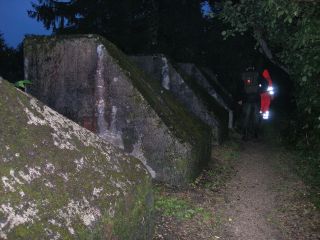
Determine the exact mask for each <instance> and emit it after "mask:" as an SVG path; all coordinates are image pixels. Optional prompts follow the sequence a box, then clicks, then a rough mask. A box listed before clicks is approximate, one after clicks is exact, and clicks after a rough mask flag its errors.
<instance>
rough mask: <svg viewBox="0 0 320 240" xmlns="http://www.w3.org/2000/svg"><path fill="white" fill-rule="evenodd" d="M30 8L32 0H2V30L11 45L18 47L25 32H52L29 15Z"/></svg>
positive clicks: (0, 2)
mask: <svg viewBox="0 0 320 240" xmlns="http://www.w3.org/2000/svg"><path fill="white" fill-rule="evenodd" d="M34 2H36V1H34ZM30 9H31V0H0V32H2V33H3V34H4V38H5V41H6V43H7V44H8V45H9V46H10V47H16V46H17V45H18V44H19V43H20V42H21V41H22V40H23V37H24V35H25V34H42V35H43V34H50V31H47V30H46V29H45V28H44V27H43V26H42V23H40V22H37V21H36V20H35V19H32V18H30V17H28V14H27V10H30Z"/></svg>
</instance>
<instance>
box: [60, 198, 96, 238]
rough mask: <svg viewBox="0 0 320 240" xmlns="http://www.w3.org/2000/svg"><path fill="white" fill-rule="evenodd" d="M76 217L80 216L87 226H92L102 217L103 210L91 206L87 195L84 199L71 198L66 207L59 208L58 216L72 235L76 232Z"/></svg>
mask: <svg viewBox="0 0 320 240" xmlns="http://www.w3.org/2000/svg"><path fill="white" fill-rule="evenodd" d="M76 217H79V218H80V219H81V220H82V222H83V224H84V225H85V226H91V225H92V224H93V223H94V222H95V221H96V220H97V219H99V218H100V217H101V212H100V210H99V209H98V208H95V207H92V206H90V203H89V201H88V200H87V199H86V198H85V197H83V199H82V201H75V200H71V201H70V202H69V203H68V205H67V206H66V207H64V208H62V209H59V210H58V218H60V219H61V220H62V221H63V222H64V224H65V225H66V226H67V228H68V230H69V232H70V234H72V235H73V234H74V233H75V232H74V228H73V227H72V221H73V219H75V218H76Z"/></svg>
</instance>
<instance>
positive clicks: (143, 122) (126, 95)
mask: <svg viewBox="0 0 320 240" xmlns="http://www.w3.org/2000/svg"><path fill="white" fill-rule="evenodd" d="M24 50H25V61H26V63H25V65H26V75H27V78H28V79H30V80H31V81H32V82H33V84H32V85H31V87H30V88H29V90H28V91H29V92H30V93H31V94H33V95H34V96H36V97H37V98H38V99H40V100H41V101H43V102H45V103H47V104H48V105H49V106H50V107H52V108H54V109H56V110H57V111H58V112H60V113H62V114H63V115H65V116H67V117H68V118H70V119H72V120H73V121H75V122H78V123H80V124H81V125H82V126H84V127H86V128H88V129H90V130H92V131H93V132H95V133H98V135H99V136H101V137H103V138H104V139H106V140H107V141H109V142H112V143H113V144H114V145H116V146H119V147H121V148H123V149H124V151H126V152H127V153H130V154H131V155H133V156H136V157H137V158H139V159H140V160H141V161H143V162H144V163H145V165H146V166H147V168H148V169H149V171H150V173H151V175H152V176H153V177H155V178H156V179H157V180H160V181H164V182H168V183H170V184H173V185H183V184H186V183H187V182H189V181H190V180H191V179H193V178H194V177H195V176H197V174H198V173H199V171H200V169H201V166H202V165H204V164H205V163H206V161H207V160H208V159H209V156H210V150H211V148H210V137H211V136H210V133H209V131H208V127H207V126H205V125H203V124H201V123H200V121H198V120H197V119H195V118H194V117H192V116H190V114H189V113H188V112H187V111H185V110H184V108H183V107H182V106H180V104H179V103H178V102H176V101H175V99H173V98H172V97H171V96H170V94H169V93H168V92H163V91H161V87H160V86H158V83H156V82H151V81H148V80H147V79H146V78H145V76H144V75H143V73H142V72H141V71H140V70H139V69H138V68H137V67H135V66H134V65H133V64H132V63H131V62H130V61H128V59H127V57H126V56H124V54H122V53H121V52H120V51H119V50H118V49H117V48H116V47H115V46H114V45H112V44H111V43H109V42H108V41H106V40H105V39H102V38H100V37H98V36H92V35H85V36H67V37H63V36H60V37H55V38H54V37H51V38H48V37H47V38H39V37H38V38H28V39H26V41H25V47H24Z"/></svg>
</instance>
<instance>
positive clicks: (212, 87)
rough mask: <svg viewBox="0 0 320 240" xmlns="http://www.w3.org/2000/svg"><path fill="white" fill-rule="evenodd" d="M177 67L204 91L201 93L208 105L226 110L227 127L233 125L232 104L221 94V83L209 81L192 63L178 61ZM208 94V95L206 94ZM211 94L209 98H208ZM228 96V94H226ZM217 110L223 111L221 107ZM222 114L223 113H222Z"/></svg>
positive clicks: (222, 92)
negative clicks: (204, 92)
mask: <svg viewBox="0 0 320 240" xmlns="http://www.w3.org/2000/svg"><path fill="white" fill-rule="evenodd" d="M177 66H178V68H179V69H181V71H183V72H184V73H185V74H187V75H188V76H189V77H190V78H192V79H194V80H195V84H196V86H197V88H200V89H202V90H205V91H206V94H204V95H203V94H201V95H202V97H203V98H205V97H206V98H208V99H205V101H207V102H210V103H211V104H210V106H213V109H217V108H220V107H217V105H220V106H221V107H222V108H223V109H224V110H225V111H227V112H228V115H229V116H228V127H229V128H232V127H233V110H232V105H230V104H228V101H225V100H224V99H225V98H224V97H223V95H225V93H224V91H223V90H222V89H221V85H217V84H215V83H216V82H217V81H209V79H208V78H207V77H206V76H205V73H204V72H202V70H200V68H198V67H197V66H196V65H195V64H193V63H178V64H177ZM208 95H209V96H208ZM210 96H211V98H210ZM228 96H229V95H228ZM218 111H223V110H222V109H220V110H218ZM222 114H224V113H222Z"/></svg>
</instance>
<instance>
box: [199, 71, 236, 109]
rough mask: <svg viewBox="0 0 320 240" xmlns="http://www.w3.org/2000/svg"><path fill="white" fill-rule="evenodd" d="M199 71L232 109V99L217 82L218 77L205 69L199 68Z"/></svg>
mask: <svg viewBox="0 0 320 240" xmlns="http://www.w3.org/2000/svg"><path fill="white" fill-rule="evenodd" d="M199 69H200V71H201V73H202V74H203V75H204V76H205V77H206V79H207V80H208V81H209V82H210V85H212V86H213V88H214V90H215V91H216V92H217V93H218V94H219V96H220V97H222V99H223V100H224V102H225V103H226V104H227V105H228V107H229V108H231V109H232V108H233V106H234V99H233V97H232V95H231V94H230V92H229V91H228V90H227V89H226V88H225V87H224V86H223V85H222V84H221V83H220V82H219V80H218V76H217V75H216V74H215V73H214V72H213V71H212V70H211V69H209V68H207V67H199Z"/></svg>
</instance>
